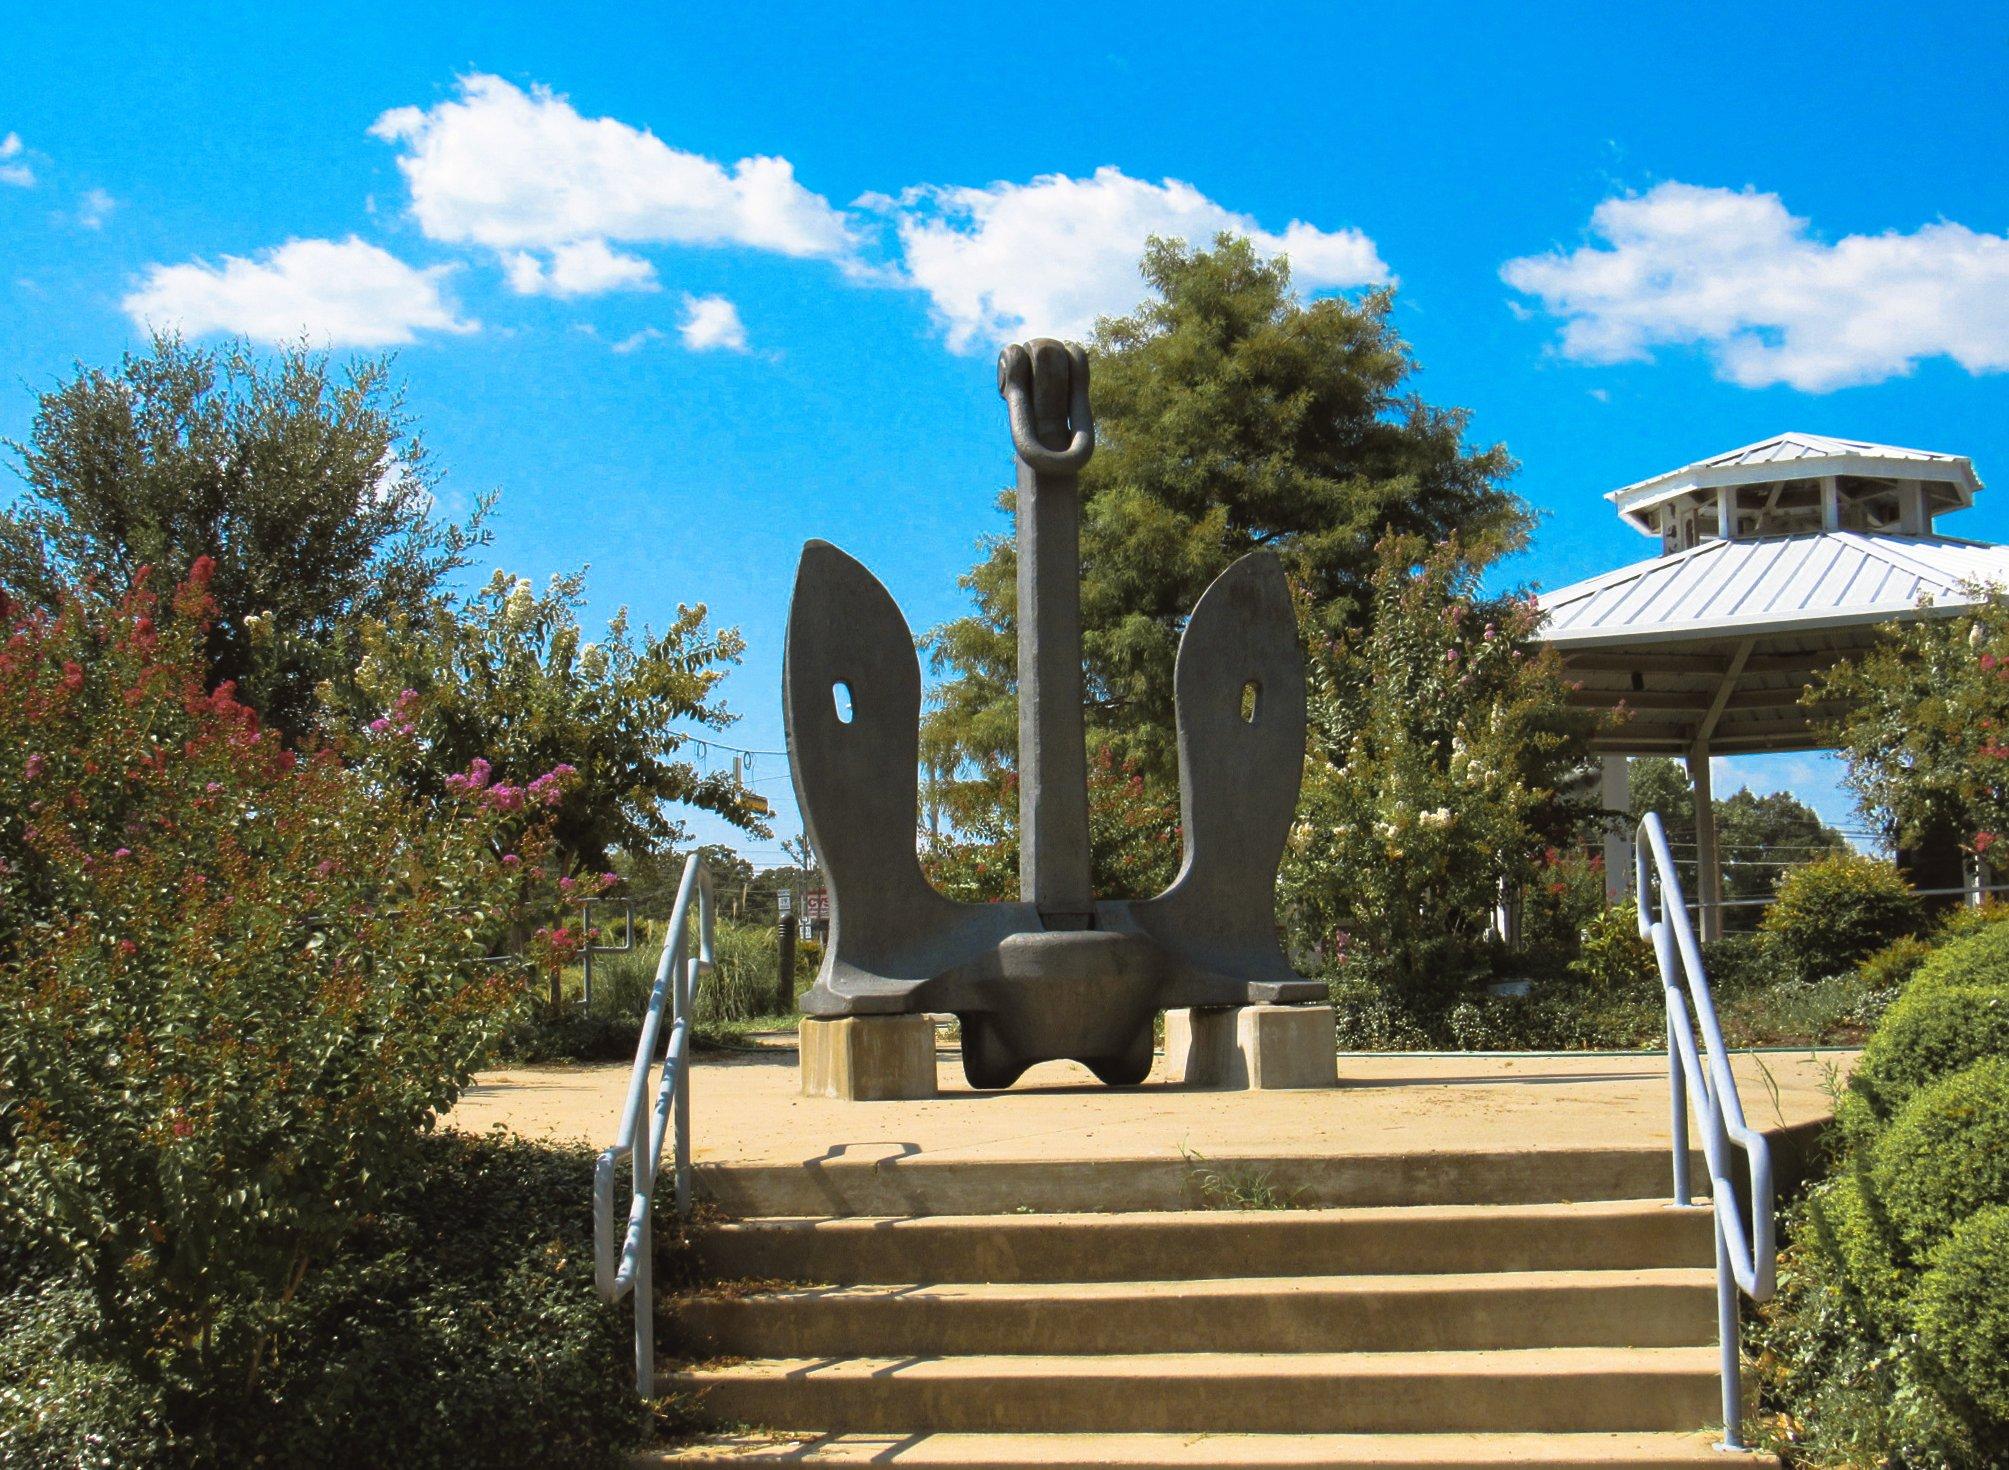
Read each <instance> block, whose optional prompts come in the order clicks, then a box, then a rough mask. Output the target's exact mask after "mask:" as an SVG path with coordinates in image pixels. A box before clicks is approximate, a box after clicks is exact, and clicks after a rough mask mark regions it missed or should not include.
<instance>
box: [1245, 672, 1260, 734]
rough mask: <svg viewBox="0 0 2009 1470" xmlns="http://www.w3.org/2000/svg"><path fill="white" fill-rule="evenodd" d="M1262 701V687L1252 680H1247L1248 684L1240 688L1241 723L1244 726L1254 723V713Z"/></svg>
mask: <svg viewBox="0 0 2009 1470" xmlns="http://www.w3.org/2000/svg"><path fill="white" fill-rule="evenodd" d="M1262 700H1263V686H1262V685H1261V684H1258V683H1257V682H1256V681H1255V680H1254V679H1251V680H1249V682H1248V683H1246V684H1244V685H1243V686H1242V723H1243V724H1244V725H1253V724H1254V723H1255V722H1256V711H1257V710H1258V709H1259V708H1261V706H1262Z"/></svg>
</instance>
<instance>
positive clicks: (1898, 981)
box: [1856, 934, 1937, 997]
mask: <svg viewBox="0 0 2009 1470" xmlns="http://www.w3.org/2000/svg"><path fill="white" fill-rule="evenodd" d="M1936 952H1937V951H1936V950H1935V949H1934V947H1933V945H1932V942H1931V941H1930V940H1925V939H1920V938H1919V937H1918V936H1917V935H1915V934H1907V935H1905V936H1904V937H1903V938H1901V939H1893V940H1892V941H1891V942H1890V943H1889V944H1886V945H1885V946H1884V947H1883V948H1882V949H1880V950H1878V951H1877V952H1876V953H1875V954H1872V955H1870V956H1869V957H1868V958H1867V959H1865V960H1864V961H1863V962H1862V964H1860V965H1858V966H1857V967H1856V975H1857V976H1858V977H1859V978H1860V979H1861V980H1862V983H1863V989H1864V991H1865V992H1867V993H1868V994H1871V995H1888V996H1892V997H1895V996H1896V995H1897V993H1898V992H1899V991H1901V990H1903V989H1904V987H1905V985H1906V984H1907V983H1908V982H1909V981H1910V980H1911V978H1912V976H1914V975H1916V974H1917V973H1918V971H1919V967H1920V966H1921V965H1923V964H1924V963H1925V961H1926V958H1927V957H1928V956H1930V955H1932V954H1934V953H1936Z"/></svg>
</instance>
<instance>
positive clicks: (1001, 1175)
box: [697, 1144, 1708, 1217]
mask: <svg viewBox="0 0 2009 1470" xmlns="http://www.w3.org/2000/svg"><path fill="white" fill-rule="evenodd" d="M1696 1158H1697V1161H1698V1162H1697V1164H1696V1168H1695V1176H1696V1177H1697V1178H1707V1177H1708V1176H1707V1174H1706V1172H1705V1171H1704V1170H1703V1169H1702V1167H1701V1165H1700V1162H1699V1161H1700V1155H1699V1154H1698V1155H1696ZM1207 1173H1211V1174H1214V1175H1216V1176H1224V1177H1229V1178H1233V1177H1237V1176H1239V1177H1241V1178H1246V1179H1254V1178H1257V1177H1264V1178H1267V1180H1268V1181H1269V1182H1270V1184H1271V1185H1272V1186H1273V1187H1275V1188H1276V1189H1278V1190H1279V1191H1281V1192H1282V1193H1284V1194H1287V1195H1292V1196H1294V1197H1295V1199H1296V1202H1297V1203H1298V1204H1300V1205H1302V1206H1305V1207H1307V1208H1333V1207H1347V1206H1362V1205H1500V1204H1542V1203H1549V1202H1554V1201H1557V1200H1593V1199H1650V1198H1652V1197H1653V1196H1655V1195H1663V1196H1664V1195H1665V1194H1666V1192H1667V1189H1668V1177H1669V1175H1668V1157H1667V1148H1666V1145H1664V1144H1662V1145H1658V1146H1650V1147H1628V1148H1513V1149H1489V1150H1466V1151H1423V1152H1416V1153H1362V1154H1324V1155H1301V1156H1296V1157H1289V1156H1286V1157H1270V1156H1265V1157H1247V1158H1212V1157H1210V1158H1208V1159H1207V1160H1206V1161H1205V1163H1204V1165H1203V1166H1200V1167H1196V1166H1195V1165H1193V1164H1191V1163H1189V1162H1187V1160H1185V1159H1184V1158H1181V1157H1180V1156H1179V1155H1177V1154H1164V1155H1157V1156H1153V1157H1142V1158H1106V1159H1081V1158H1076V1159H1060V1158H1025V1159H969V1158H942V1157H938V1156H935V1155H931V1154H926V1153H921V1154H912V1155H898V1156H895V1157H892V1158H880V1159H874V1158H869V1157H868V1158H859V1159H852V1158H849V1157H844V1156H839V1157H835V1158H828V1159H816V1160H813V1161H810V1162H808V1163H806V1164H805V1163H803V1162H800V1161H792V1162H789V1163H774V1164H703V1165H700V1166H699V1168H698V1174H697V1183H698V1190H699V1193H700V1194H701V1195H702V1196H703V1197H704V1198H706V1199H708V1200H710V1201H711V1202H712V1203H713V1204H714V1205H716V1206H717V1207H718V1208H719V1209H720V1210H721V1211H723V1212H724V1213H725V1214H727V1215H734V1216H741V1217H746V1216H756V1215H987V1214H988V1215H1006V1214H1011V1213H1013V1212H1015V1211H1021V1210H1031V1211H1037V1212H1040V1213H1057V1212H1069V1211H1109V1210H1117V1211H1133V1210H1191V1209H1202V1208H1205V1207H1206V1206H1207V1205H1208V1204H1209V1203H1210V1201H1209V1200H1208V1198H1207V1190H1206V1188H1205V1185H1204V1183H1203V1175H1204V1174H1207Z"/></svg>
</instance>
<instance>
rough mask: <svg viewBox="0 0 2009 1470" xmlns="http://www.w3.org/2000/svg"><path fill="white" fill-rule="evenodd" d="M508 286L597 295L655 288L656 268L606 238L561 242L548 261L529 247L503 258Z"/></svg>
mask: <svg viewBox="0 0 2009 1470" xmlns="http://www.w3.org/2000/svg"><path fill="white" fill-rule="evenodd" d="M503 274H504V276H505V277H506V278H507V279H508V281H509V288H510V289H511V290H512V291H515V292H516V293H517V294H519V295H522V296H597V295H599V294H600V293H601V292H603V291H655V290H658V289H660V287H659V285H658V283H657V281H656V268H655V267H654V266H653V265H651V264H649V262H648V261H646V260H644V259H642V257H641V256H639V255H630V254H628V253H627V252H626V251H624V250H615V249H613V248H612V247H611V246H609V245H608V244H607V242H606V241H605V240H580V241H577V242H575V243H573V244H570V245H560V246H559V247H558V248H557V249H556V250H554V251H552V252H551V259H550V261H549V262H548V263H547V262H546V261H543V260H540V259H539V258H538V257H537V256H535V255H533V254H531V253H530V252H529V251H527V250H519V251H516V252H514V253H513V254H511V255H508V256H506V257H505V258H504V260H503Z"/></svg>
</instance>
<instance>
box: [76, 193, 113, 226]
mask: <svg viewBox="0 0 2009 1470" xmlns="http://www.w3.org/2000/svg"><path fill="white" fill-rule="evenodd" d="M118 207H119V202H118V200H116V199H114V198H112V196H111V195H109V194H107V193H106V192H105V191H104V190H103V189H86V190H84V193H83V197H82V198H80V199H79V200H78V201H77V223H78V224H80V225H82V226H83V227H84V228H85V229H87V230H101V229H103V228H104V227H105V221H106V220H107V219H110V218H111V214H112V211H113V210H114V209H117V208H118Z"/></svg>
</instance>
